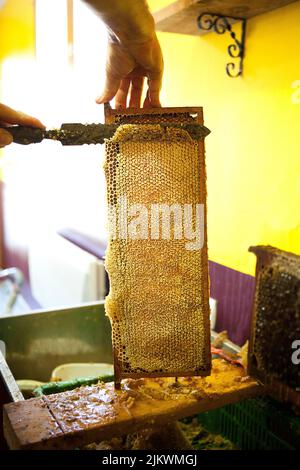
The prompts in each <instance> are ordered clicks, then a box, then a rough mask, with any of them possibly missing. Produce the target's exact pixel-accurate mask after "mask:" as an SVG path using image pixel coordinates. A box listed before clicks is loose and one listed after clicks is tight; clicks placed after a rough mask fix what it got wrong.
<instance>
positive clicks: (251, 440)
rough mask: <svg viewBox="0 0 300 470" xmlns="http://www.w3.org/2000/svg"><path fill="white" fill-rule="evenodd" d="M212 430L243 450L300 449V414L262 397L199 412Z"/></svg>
mask: <svg viewBox="0 0 300 470" xmlns="http://www.w3.org/2000/svg"><path fill="white" fill-rule="evenodd" d="M198 420H199V422H200V423H201V424H202V425H203V426H204V427H205V428H206V429H207V430H208V431H210V432H212V433H216V434H221V435H222V436H224V437H226V438H227V439H229V440H230V441H231V442H232V443H233V444H235V445H236V446H237V447H238V448H239V449H245V450H254V449H261V450H296V449H300V417H297V416H295V414H294V413H293V412H292V411H291V410H290V409H288V408H287V407H285V406H284V405H282V404H280V403H277V402H276V401H274V400H272V399H270V398H266V397H258V398H251V399H249V400H244V401H242V402H240V403H236V404H234V405H226V406H224V407H223V408H219V409H217V410H212V411H208V412H206V413H201V414H199V415H198Z"/></svg>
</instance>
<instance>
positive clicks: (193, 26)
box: [153, 0, 296, 36]
mask: <svg viewBox="0 0 300 470" xmlns="http://www.w3.org/2000/svg"><path fill="white" fill-rule="evenodd" d="M295 1H296V0H251V1H249V0H248V1H246V0H200V1H199V0H177V1H176V2H173V3H171V4H170V5H168V6H167V7H165V8H162V9H161V10H159V11H157V12H155V13H154V14H153V16H154V19H155V24H156V29H157V31H164V32H168V33H181V34H192V35H197V36H199V35H201V34H205V33H207V31H203V30H199V29H198V26H197V18H198V16H199V15H200V14H201V13H214V14H218V15H223V16H231V17H232V16H233V17H239V18H252V17H253V16H257V15H261V14H262V13H266V12H268V11H271V10H275V9H276V8H280V7H283V6H285V5H288V4H290V3H294V2H295Z"/></svg>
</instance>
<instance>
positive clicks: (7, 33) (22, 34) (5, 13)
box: [0, 0, 34, 61]
mask: <svg viewBox="0 0 300 470" xmlns="http://www.w3.org/2000/svg"><path fill="white" fill-rule="evenodd" d="M0 34H1V40H0V60H1V61H2V60H3V58H5V57H7V56H11V55H20V54H32V53H34V0H5V2H4V6H3V7H2V8H0Z"/></svg>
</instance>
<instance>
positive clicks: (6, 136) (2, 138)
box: [0, 129, 13, 148]
mask: <svg viewBox="0 0 300 470" xmlns="http://www.w3.org/2000/svg"><path fill="white" fill-rule="evenodd" d="M12 141H13V137H12V135H11V134H10V133H9V132H7V131H5V130H4V129H0V148H2V147H5V146H6V145H9V144H11V143H12Z"/></svg>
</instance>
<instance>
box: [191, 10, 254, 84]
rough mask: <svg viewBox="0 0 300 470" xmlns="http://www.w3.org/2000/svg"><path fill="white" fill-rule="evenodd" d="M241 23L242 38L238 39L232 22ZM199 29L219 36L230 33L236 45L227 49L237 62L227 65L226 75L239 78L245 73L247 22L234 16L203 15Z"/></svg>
mask: <svg viewBox="0 0 300 470" xmlns="http://www.w3.org/2000/svg"><path fill="white" fill-rule="evenodd" d="M231 20H232V22H233V21H234V22H236V21H241V22H242V28H241V38H240V39H237V36H236V33H235V32H234V31H233V30H232V27H231V22H230V21H231ZM197 23H198V28H199V29H203V30H205V31H210V30H213V31H215V32H216V33H217V34H224V33H225V32H229V34H230V36H231V38H232V39H233V41H234V43H233V44H230V45H229V46H228V48H227V51H228V54H229V55H230V57H232V58H233V59H237V60H238V63H236V62H229V63H228V64H227V65H226V73H227V75H228V76H229V77H232V78H235V77H239V76H240V75H242V73H243V59H244V56H245V36H246V20H245V19H244V18H235V17H233V16H222V15H215V14H213V13H202V15H200V16H199V17H198V19H197Z"/></svg>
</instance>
